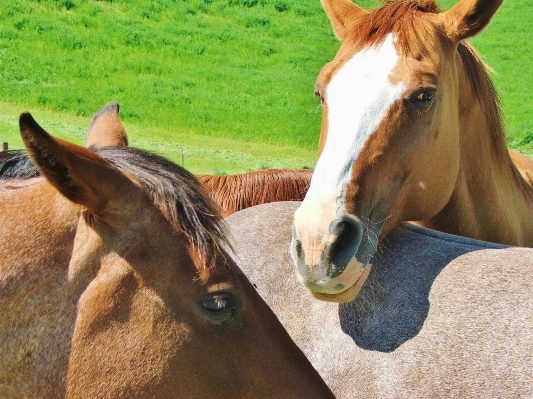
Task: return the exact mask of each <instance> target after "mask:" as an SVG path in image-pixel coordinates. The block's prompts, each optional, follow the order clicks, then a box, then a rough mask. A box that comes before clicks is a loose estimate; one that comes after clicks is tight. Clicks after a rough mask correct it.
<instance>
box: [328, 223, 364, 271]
mask: <svg viewBox="0 0 533 399" xmlns="http://www.w3.org/2000/svg"><path fill="white" fill-rule="evenodd" d="M330 232H331V236H332V240H331V242H328V243H327V244H326V245H325V247H324V252H323V264H324V265H328V268H327V276H328V277H330V278H335V277H338V276H340V275H341V274H342V273H343V272H344V270H345V269H346V266H347V265H348V263H349V262H350V261H351V260H352V259H353V257H354V256H355V254H356V253H357V250H358V249H359V245H360V244H361V239H362V237H363V226H362V224H361V222H359V221H358V220H357V219H355V218H352V217H343V218H341V219H337V220H336V221H334V222H333V223H332V224H331V226H330Z"/></svg>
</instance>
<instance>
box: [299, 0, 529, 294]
mask: <svg viewBox="0 0 533 399" xmlns="http://www.w3.org/2000/svg"><path fill="white" fill-rule="evenodd" d="M501 2H502V0H461V1H459V2H458V3H457V4H456V5H455V6H453V7H452V8H450V9H449V10H447V11H445V12H439V10H438V7H437V5H436V3H435V2H434V1H433V0H412V1H411V0H390V1H386V2H384V5H383V6H382V7H379V8H377V9H375V10H372V11H370V12H368V11H366V10H364V9H362V8H361V7H359V6H358V5H356V4H354V3H352V1H351V0H322V4H323V6H324V9H325V11H326V14H327V15H328V17H329V19H330V21H331V24H332V27H333V30H334V32H335V34H336V36H337V37H338V38H339V39H340V40H341V41H342V45H341V47H340V49H339V52H338V53H337V55H336V56H335V59H334V60H333V61H331V62H330V63H328V64H326V65H325V66H324V67H323V68H322V70H321V72H320V74H319V75H318V78H317V81H316V86H315V92H316V94H317V96H319V97H320V99H321V104H322V130H321V138H320V149H321V154H320V158H319V160H318V163H317V165H316V168H315V170H314V173H313V178H312V180H311V185H310V187H309V190H308V193H307V195H306V197H305V199H304V201H303V203H302V206H301V207H300V208H299V209H298V210H297V211H296V212H295V215H294V227H295V228H294V237H293V238H294V239H293V242H292V244H291V251H292V254H293V258H294V261H295V263H296V264H297V267H298V271H299V276H300V279H301V281H302V283H303V284H304V285H305V286H306V287H308V289H309V290H310V291H311V293H312V294H313V295H315V296H316V297H318V298H321V299H325V300H333V301H349V300H351V299H353V298H354V297H355V295H357V292H358V290H359V288H360V287H361V286H362V284H363V283H364V281H365V278H366V277H367V276H368V273H369V268H370V266H371V265H372V257H373V256H374V254H375V252H376V248H377V246H378V243H379V242H380V241H381V240H383V239H384V237H386V236H387V234H388V233H389V232H390V231H392V230H393V229H394V228H395V227H396V226H398V225H399V224H400V223H402V222H404V221H417V223H419V224H421V225H423V226H425V227H429V228H432V229H435V230H439V231H443V232H446V233H450V234H455V235H460V236H464V237H470V238H475V239H479V240H484V241H490V242H495V243H502V244H508V245H518V246H528V247H531V246H533V212H532V210H533V189H532V187H531V185H530V184H531V177H532V176H533V162H532V161H531V160H529V159H527V158H526V157H523V156H521V155H520V154H519V153H516V152H511V154H509V151H508V149H507V147H506V141H505V135H504V128H503V122H502V118H501V116H500V104H499V101H498V96H497V93H496V90H495V88H494V85H493V83H492V81H491V79H490V76H489V74H488V73H487V70H486V67H485V65H484V64H483V62H482V61H481V59H480V58H479V56H478V55H477V53H476V51H475V50H474V49H473V48H472V47H471V46H470V45H469V44H468V43H467V42H466V41H465V39H468V38H469V37H472V36H474V35H476V34H477V33H479V32H480V31H481V30H482V29H483V28H484V27H485V26H487V24H488V23H489V22H490V20H491V18H492V16H493V15H494V14H495V12H496V11H497V9H498V8H499V6H500V4H501ZM513 161H514V162H513Z"/></svg>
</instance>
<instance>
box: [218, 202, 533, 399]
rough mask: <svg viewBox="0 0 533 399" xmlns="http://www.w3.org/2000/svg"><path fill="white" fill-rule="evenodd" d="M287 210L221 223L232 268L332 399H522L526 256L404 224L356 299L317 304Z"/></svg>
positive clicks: (528, 332) (529, 272)
mask: <svg viewBox="0 0 533 399" xmlns="http://www.w3.org/2000/svg"><path fill="white" fill-rule="evenodd" d="M298 206H299V203H298V202H278V203H271V204H266V205H260V206H256V207H253V208H249V209H246V210H243V211H240V212H238V213H236V214H234V215H231V216H229V217H228V218H226V221H227V223H228V224H229V226H230V228H231V231H232V234H233V236H234V242H235V253H236V257H237V259H238V263H239V265H240V267H241V268H242V269H243V271H244V272H245V274H246V275H247V277H248V278H249V279H250V281H252V282H253V283H254V285H256V286H257V289H258V291H259V293H260V294H261V295H262V296H263V298H264V299H265V300H266V302H267V303H268V304H269V306H270V307H271V308H272V309H273V310H274V312H275V314H276V315H277V316H278V318H279V319H280V321H281V322H282V324H283V325H284V326H285V328H286V329H287V331H288V332H289V334H290V335H291V337H292V339H293V340H294V341H295V342H296V343H297V344H298V345H299V346H300V348H301V349H302V350H303V351H304V353H305V354H306V356H307V357H308V358H309V359H310V360H311V362H312V364H313V365H314V367H315V368H316V369H317V370H318V371H319V373H320V374H321V375H322V377H323V378H324V380H325V381H326V383H328V385H329V386H330V387H331V388H332V390H333V392H334V393H335V394H336V396H337V397H338V398H380V399H381V398H428V397H432V398H433V397H442V398H450V397H456V398H517V397H533V373H531V370H533V351H532V348H533V284H532V283H531V282H532V281H533V250H531V249H525V248H512V247H505V246H502V245H496V244H489V243H486V242H482V241H477V240H471V239H466V238H462V237H457V236H452V235H448V234H444V233H440V232H436V231H433V230H428V229H425V228H421V227H417V226H413V225H409V224H404V225H402V227H401V228H400V229H396V230H394V231H393V232H392V233H391V234H390V235H389V236H388V237H387V238H386V239H385V240H384V242H383V243H382V245H381V248H380V250H378V252H377V253H376V255H375V258H374V259H373V267H372V270H371V272H370V275H369V277H368V279H367V281H366V283H365V284H364V285H363V287H362V289H361V291H360V293H359V295H358V296H357V297H356V299H355V300H353V301H351V302H348V303H343V304H336V303H328V302H323V301H319V300H316V299H314V298H312V297H311V296H310V295H309V294H308V292H307V290H306V289H305V288H304V287H303V286H302V285H301V284H300V283H299V282H298V279H297V277H296V271H295V270H294V263H293V262H292V260H291V257H290V254H289V251H288V246H289V243H290V241H291V224H292V215H293V213H294V210H295V209H296V208H297V207H298ZM251 238H253V239H251ZM258 243H262V244H261V245H258Z"/></svg>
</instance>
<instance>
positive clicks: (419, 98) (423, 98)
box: [408, 89, 437, 109]
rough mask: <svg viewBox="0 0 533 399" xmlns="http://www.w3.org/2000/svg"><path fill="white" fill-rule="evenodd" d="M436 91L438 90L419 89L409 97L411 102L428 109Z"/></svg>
mask: <svg viewBox="0 0 533 399" xmlns="http://www.w3.org/2000/svg"><path fill="white" fill-rule="evenodd" d="M436 92H437V90H435V89H422V90H419V91H417V92H416V93H414V94H413V95H412V96H411V97H409V100H408V101H409V104H410V105H412V106H414V107H417V108H420V109H427V108H429V107H430V106H431V104H432V103H433V98H434V96H435V93H436Z"/></svg>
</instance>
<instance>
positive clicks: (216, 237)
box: [0, 147, 231, 273]
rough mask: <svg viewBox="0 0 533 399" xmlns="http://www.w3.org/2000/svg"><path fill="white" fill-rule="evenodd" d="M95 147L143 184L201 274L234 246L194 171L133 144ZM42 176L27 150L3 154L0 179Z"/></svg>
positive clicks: (217, 210)
mask: <svg viewBox="0 0 533 399" xmlns="http://www.w3.org/2000/svg"><path fill="white" fill-rule="evenodd" d="M92 150H94V151H95V152H97V153H98V154H100V155H101V156H102V157H103V158H104V159H106V160H107V161H109V162H110V163H112V164H113V165H115V166H117V167H119V168H120V169H122V170H124V171H126V172H128V173H130V174H131V175H133V176H134V177H135V178H136V179H137V180H138V181H139V182H140V183H141V185H142V187H143V189H144V190H145V192H146V193H147V195H148V196H149V197H150V199H151V200H152V201H153V203H154V205H155V206H156V207H157V208H158V209H159V210H160V211H161V212H162V213H163V215H164V216H165V217H166V219H167V220H168V222H169V223H170V224H171V225H172V227H173V228H174V229H176V230H179V231H181V232H183V233H184V234H185V235H186V236H187V238H188V240H189V242H190V244H191V245H192V246H193V247H194V248H195V249H196V250H197V252H198V256H199V258H200V259H201V261H202V264H203V265H204V267H205V269H204V270H200V273H201V272H202V271H208V270H209V269H210V268H211V267H212V266H213V265H214V264H215V261H216V259H217V258H218V257H219V255H221V251H222V248H223V247H226V248H231V245H230V243H229V240H228V238H227V237H228V232H227V231H226V228H225V225H224V224H223V223H222V216H221V212H220V210H219V209H218V206H217V205H216V204H215V203H214V202H213V201H212V200H211V199H210V198H209V196H208V195H207V193H206V192H205V190H204V188H203V187H202V185H201V183H200V182H199V181H198V180H197V179H196V178H195V177H194V175H193V174H192V173H190V172H189V171H187V170H186V169H184V168H182V167H181V166H178V165H176V164H174V163H172V162H170V161H169V160H167V159H165V158H163V157H160V156H158V155H155V154H152V153H149V152H147V151H143V150H139V149H135V148H131V147H109V148H98V149H94V148H92ZM39 175H40V173H39V170H38V169H37V167H36V166H35V165H34V164H33V162H32V161H31V159H30V158H29V156H28V155H27V154H26V153H24V152H22V151H6V152H3V153H0V180H5V179H18V180H22V179H28V178H32V177H37V176H39ZM221 259H222V257H221Z"/></svg>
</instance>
